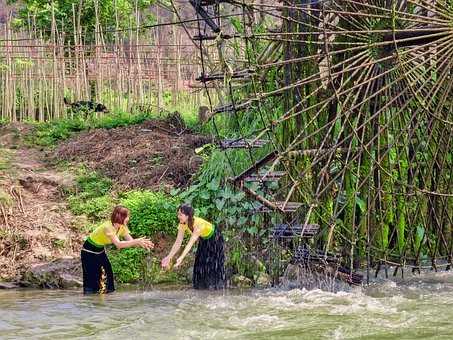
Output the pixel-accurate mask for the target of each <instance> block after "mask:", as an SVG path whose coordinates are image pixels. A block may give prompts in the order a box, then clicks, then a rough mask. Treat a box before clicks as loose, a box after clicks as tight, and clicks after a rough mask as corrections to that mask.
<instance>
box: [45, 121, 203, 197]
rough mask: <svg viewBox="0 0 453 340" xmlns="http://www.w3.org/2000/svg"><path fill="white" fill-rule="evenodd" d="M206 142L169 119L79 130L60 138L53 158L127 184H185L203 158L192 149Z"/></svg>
mask: <svg viewBox="0 0 453 340" xmlns="http://www.w3.org/2000/svg"><path fill="white" fill-rule="evenodd" d="M207 142H209V140H208V138H206V137H204V136H200V135H196V134H193V133H192V132H190V131H189V130H186V129H185V128H184V127H183V126H176V124H173V123H172V122H171V121H147V122H144V123H143V124H138V125H134V126H129V127H124V128H116V129H110V130H107V129H96V130H91V131H86V132H82V133H80V134H79V135H77V136H76V137H74V138H71V139H69V140H67V141H65V142H63V143H61V144H60V145H59V146H58V147H57V149H56V150H55V152H54V154H53V158H54V159H55V160H67V161H72V162H74V161H76V162H82V163H85V164H86V165H88V166H89V167H90V168H92V169H94V170H97V171H99V172H101V173H102V174H104V175H105V176H107V177H110V178H111V179H113V180H114V181H115V183H116V184H120V185H122V186H125V187H127V188H147V189H158V188H163V189H164V190H165V189H169V188H173V187H184V186H186V185H187V184H188V183H189V182H190V179H191V178H192V176H193V175H194V174H195V173H196V172H197V170H198V169H199V167H200V165H201V162H202V159H200V157H198V156H196V155H195V153H194V149H195V148H197V147H199V146H201V145H203V144H205V143H207Z"/></svg>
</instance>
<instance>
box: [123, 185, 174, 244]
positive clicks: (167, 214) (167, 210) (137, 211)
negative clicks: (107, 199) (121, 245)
mask: <svg viewBox="0 0 453 340" xmlns="http://www.w3.org/2000/svg"><path fill="white" fill-rule="evenodd" d="M120 202H121V204H122V205H124V206H125V207H127V208H128V209H129V210H130V212H131V218H130V221H129V229H130V231H131V233H132V234H134V235H140V236H148V237H152V236H154V235H155V234H156V233H159V232H161V233H165V234H167V235H172V236H175V235H176V231H177V228H176V225H177V217H176V209H177V208H178V203H179V200H178V198H177V197H169V196H167V195H165V194H163V193H159V192H157V193H156V192H151V191H146V190H143V191H130V192H127V193H125V194H123V197H122V198H121V199H120Z"/></svg>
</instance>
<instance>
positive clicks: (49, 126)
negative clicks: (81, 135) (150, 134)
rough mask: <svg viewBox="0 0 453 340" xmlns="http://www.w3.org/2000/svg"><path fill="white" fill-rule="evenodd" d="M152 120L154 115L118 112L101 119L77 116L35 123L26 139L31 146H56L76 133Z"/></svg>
mask: <svg viewBox="0 0 453 340" xmlns="http://www.w3.org/2000/svg"><path fill="white" fill-rule="evenodd" d="M150 118H152V115H151V114H148V113H137V114H127V113H124V112H117V113H113V114H109V115H105V116H103V117H100V118H97V117H95V116H93V115H91V116H89V117H88V118H87V119H85V118H84V117H83V116H82V115H75V116H74V117H73V118H65V119H59V120H53V121H49V122H42V123H33V124H34V125H35V129H34V131H33V132H32V133H31V134H30V135H29V136H27V137H26V141H27V142H28V143H29V144H31V145H38V146H44V147H49V146H55V145H56V144H57V142H59V141H61V140H65V139H67V138H69V137H71V136H72V135H74V133H76V132H80V131H84V130H89V129H97V128H105V129H114V128H117V127H122V126H128V125H133V124H140V123H143V122H144V121H145V120H147V119H150Z"/></svg>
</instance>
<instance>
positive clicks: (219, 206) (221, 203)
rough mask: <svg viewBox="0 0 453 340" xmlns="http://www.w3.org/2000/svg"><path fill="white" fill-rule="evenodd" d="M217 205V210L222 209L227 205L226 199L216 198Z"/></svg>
mask: <svg viewBox="0 0 453 340" xmlns="http://www.w3.org/2000/svg"><path fill="white" fill-rule="evenodd" d="M215 206H216V208H217V210H222V209H223V207H224V206H225V200H223V199H217V200H215Z"/></svg>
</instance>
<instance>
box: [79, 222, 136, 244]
mask: <svg viewBox="0 0 453 340" xmlns="http://www.w3.org/2000/svg"><path fill="white" fill-rule="evenodd" d="M128 233H129V229H127V227H126V226H125V225H122V226H121V227H120V228H119V229H118V231H116V232H115V227H114V226H113V225H112V222H110V221H105V222H104V223H102V224H101V225H100V226H99V227H97V228H96V229H94V230H93V231H92V232H91V234H90V236H89V237H88V238H89V241H92V243H94V245H97V246H99V247H103V246H105V245H108V244H111V243H112V240H111V238H110V237H109V235H115V234H116V236H118V237H125V236H126V235H127V234H128Z"/></svg>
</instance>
